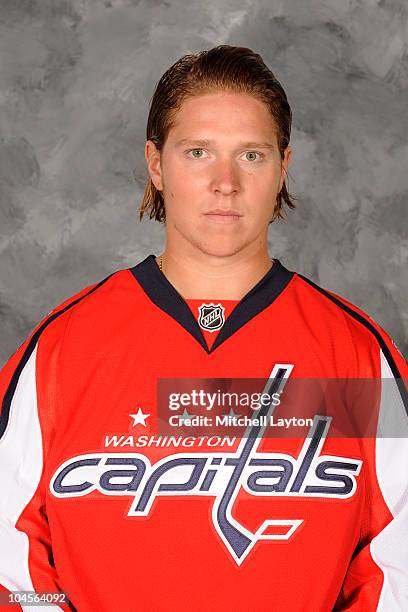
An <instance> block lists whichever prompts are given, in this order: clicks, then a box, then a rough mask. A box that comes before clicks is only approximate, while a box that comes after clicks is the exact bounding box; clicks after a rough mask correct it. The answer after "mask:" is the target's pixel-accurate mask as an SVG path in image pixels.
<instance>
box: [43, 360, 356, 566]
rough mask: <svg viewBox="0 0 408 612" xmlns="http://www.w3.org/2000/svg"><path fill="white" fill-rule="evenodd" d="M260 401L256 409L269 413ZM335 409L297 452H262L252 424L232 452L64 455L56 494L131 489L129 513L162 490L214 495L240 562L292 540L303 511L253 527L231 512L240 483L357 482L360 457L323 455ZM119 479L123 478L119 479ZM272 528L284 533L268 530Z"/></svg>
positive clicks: (289, 486)
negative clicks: (262, 543)
mask: <svg viewBox="0 0 408 612" xmlns="http://www.w3.org/2000/svg"><path fill="white" fill-rule="evenodd" d="M292 369H293V365H291V364H276V365H275V366H274V368H273V370H272V372H271V376H270V378H269V380H268V383H267V385H266V387H265V389H264V393H268V394H269V395H270V396H272V395H273V394H274V393H279V392H281V391H282V389H283V387H284V385H285V384H286V381H287V379H288V377H289V376H290V373H291V371H292ZM272 410H273V406H272V404H271V403H270V404H269V405H264V406H262V407H261V408H260V409H259V410H258V411H257V416H262V415H269V414H271V412H272ZM330 421H331V417H326V416H319V415H317V416H315V418H314V421H313V425H312V427H311V428H310V431H309V434H308V436H307V437H306V439H305V441H304V444H303V446H302V449H301V450H300V453H299V455H298V457H297V458H295V457H292V456H291V455H286V454H283V453H270V452H258V447H259V444H260V442H261V440H262V436H263V435H264V431H265V428H266V426H254V425H251V426H250V427H249V428H248V430H247V431H246V432H245V436H244V437H243V438H242V440H241V442H240V444H239V446H238V448H237V450H236V452H233V453H216V452H215V453H189V454H186V453H175V454H173V455H170V456H167V457H164V458H163V459H161V460H160V461H158V462H157V463H154V464H153V465H152V464H151V462H150V461H149V459H148V458H147V457H146V456H144V455H142V454H139V453H92V454H87V455H79V456H76V457H72V458H71V459H69V460H68V461H65V462H64V463H63V464H62V465H61V466H60V467H59V468H58V469H57V470H56V472H55V473H54V475H53V477H52V479H51V481H50V490H51V493H52V494H53V495H54V496H56V497H61V498H63V497H75V496H84V495H87V494H88V493H90V492H91V491H94V490H97V491H99V492H100V493H102V494H104V495H114V496H116V495H119V496H122V495H124V496H130V497H132V498H133V499H132V502H131V505H130V508H129V510H128V516H134V517H142V516H143V517H146V516H148V515H149V514H150V511H151V508H152V505H153V502H154V501H155V499H156V498H157V497H164V496H166V495H167V496H168V495H171V496H180V497H186V496H189V495H194V496H197V495H202V496H205V497H208V496H210V497H213V498H214V503H213V506H212V522H213V525H214V528H215V530H216V532H217V534H218V536H219V537H220V539H221V541H222V542H223V543H224V545H225V547H226V549H227V550H228V552H229V553H230V554H231V556H232V558H233V559H234V561H235V562H236V563H237V565H241V563H242V562H243V560H244V559H245V558H246V557H247V555H248V554H249V552H250V551H251V550H252V548H253V547H254V546H255V544H256V543H257V542H258V541H259V540H278V539H279V540H289V539H290V538H291V537H292V535H293V534H294V533H295V531H296V530H297V529H298V527H299V526H300V525H301V524H302V523H303V519H302V518H299V519H285V518H281V517H280V518H274V519H269V518H268V519H266V520H264V522H263V523H262V524H261V526H260V527H259V528H258V529H257V530H256V531H255V532H253V531H251V530H249V529H248V528H247V527H245V525H243V524H242V523H241V522H239V521H238V520H237V519H236V518H234V516H233V508H234V504H235V501H236V499H237V496H238V494H239V492H240V490H241V489H243V490H244V491H246V492H247V493H248V494H250V495H254V496H262V497H271V498H272V497H276V496H300V497H328V498H337V499H347V498H349V497H352V496H353V495H354V493H355V492H356V490H357V482H356V476H357V475H358V474H359V472H360V468H361V465H362V461H361V460H359V459H352V458H348V457H337V456H332V455H321V454H320V452H321V449H322V446H323V443H324V440H325V438H326V435H327V432H328V429H329V427H330ZM118 480H119V482H118ZM271 528H275V530H277V531H279V533H270V530H271Z"/></svg>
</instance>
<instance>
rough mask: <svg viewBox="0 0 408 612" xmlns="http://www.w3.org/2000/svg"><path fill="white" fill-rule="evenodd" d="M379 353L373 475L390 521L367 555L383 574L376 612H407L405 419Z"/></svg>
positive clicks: (407, 430)
mask: <svg viewBox="0 0 408 612" xmlns="http://www.w3.org/2000/svg"><path fill="white" fill-rule="evenodd" d="M380 353H381V379H382V384H381V404H380V413H379V422H378V429H377V440H376V474H377V479H378V482H379V485H380V488H381V492H382V495H383V497H384V500H385V502H386V504H387V506H388V508H389V510H390V512H391V514H392V515H393V517H394V518H393V520H391V521H390V523H389V524H388V525H387V526H386V527H385V528H384V529H383V530H382V531H381V532H380V533H379V534H378V535H377V536H376V537H375V538H373V540H372V541H371V544H370V552H371V555H372V558H373V559H374V561H375V562H376V563H377V565H378V566H379V567H380V568H381V570H382V572H383V574H384V583H383V587H382V590H381V595H380V599H379V602H378V607H377V611H381V612H382V611H384V612H394V611H395V612H402V610H408V578H407V577H408V484H407V483H408V480H407V470H408V416H407V414H406V411H405V406H404V403H403V401H402V398H401V394H400V392H399V389H398V386H397V383H396V381H395V378H394V376H393V373H392V371H391V368H390V366H389V364H388V361H387V359H386V358H385V356H384V354H383V352H382V351H380ZM384 379H387V380H386V381H385V382H384ZM388 379H392V380H388ZM396 432H398V436H399V437H398V438H396V437H395V435H396ZM392 436H394V437H392Z"/></svg>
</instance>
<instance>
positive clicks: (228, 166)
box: [212, 159, 240, 195]
mask: <svg viewBox="0 0 408 612" xmlns="http://www.w3.org/2000/svg"><path fill="white" fill-rule="evenodd" d="M212 183H213V189H214V190H215V191H219V192H221V193H223V194H225V195H228V194H231V193H234V192H236V191H238V190H239V188H240V179H239V168H238V167H237V164H236V163H235V161H234V160H231V159H223V160H219V161H218V162H217V163H216V165H215V166H214V174H213V180H212Z"/></svg>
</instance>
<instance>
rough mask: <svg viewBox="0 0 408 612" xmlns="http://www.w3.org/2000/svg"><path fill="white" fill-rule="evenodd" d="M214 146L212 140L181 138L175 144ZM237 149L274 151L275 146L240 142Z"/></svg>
mask: <svg viewBox="0 0 408 612" xmlns="http://www.w3.org/2000/svg"><path fill="white" fill-rule="evenodd" d="M212 144H214V141H213V140H203V139H199V138H197V139H196V138H182V139H181V140H178V141H177V142H176V147H181V146H185V145H189V146H197V147H209V146H211V145H212ZM238 146H239V147H247V148H256V149H275V145H274V144H272V143H271V142H266V141H264V142H255V141H252V140H251V141H245V142H243V141H241V142H239V143H238Z"/></svg>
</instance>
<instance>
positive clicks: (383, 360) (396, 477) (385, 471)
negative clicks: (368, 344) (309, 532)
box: [334, 319, 408, 612]
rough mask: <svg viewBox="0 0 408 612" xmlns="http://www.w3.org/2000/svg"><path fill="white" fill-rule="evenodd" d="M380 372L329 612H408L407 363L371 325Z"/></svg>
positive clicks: (385, 336) (393, 346)
mask: <svg viewBox="0 0 408 612" xmlns="http://www.w3.org/2000/svg"><path fill="white" fill-rule="evenodd" d="M370 324H371V325H373V326H374V329H375V331H376V344H377V348H376V351H377V356H378V359H379V361H380V367H381V385H380V389H381V391H380V394H381V396H380V398H379V403H378V419H377V427H376V435H375V439H372V440H371V441H370V440H362V443H363V444H365V445H366V446H367V456H368V471H369V475H368V478H367V484H366V487H367V493H366V507H365V510H364V517H363V519H362V526H361V537H360V543H359V546H358V547H357V549H356V551H355V552H354V555H353V558H352V560H351V563H350V565H349V567H348V570H347V573H346V576H345V579H344V582H343V586H342V589H341V592H340V595H339V598H338V600H337V603H336V606H335V608H334V610H338V611H339V610H352V611H353V612H357V611H363V610H364V611H371V610H376V611H379V612H402V611H403V610H408V401H407V378H408V366H407V362H406V360H405V359H404V357H403V356H402V354H401V353H400V352H399V350H398V348H397V347H396V345H395V344H394V342H393V341H392V339H391V338H390V336H389V335H388V334H387V333H386V332H385V331H384V330H383V329H382V328H381V327H379V326H378V325H376V324H375V323H374V322H373V321H372V320H371V319H370Z"/></svg>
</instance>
